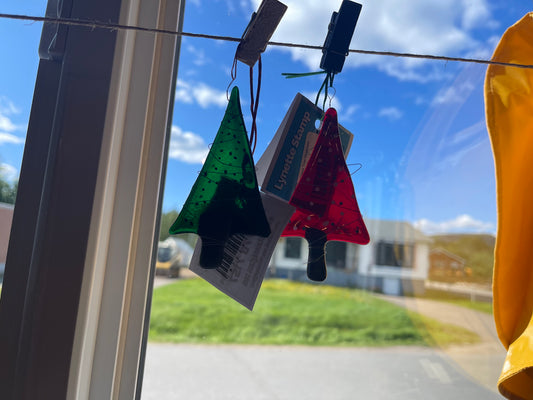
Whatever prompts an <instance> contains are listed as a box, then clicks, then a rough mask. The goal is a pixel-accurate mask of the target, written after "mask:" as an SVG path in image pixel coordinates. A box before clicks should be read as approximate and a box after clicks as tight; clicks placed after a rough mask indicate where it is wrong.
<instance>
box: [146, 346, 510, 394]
mask: <svg viewBox="0 0 533 400" xmlns="http://www.w3.org/2000/svg"><path fill="white" fill-rule="evenodd" d="M500 398H501V397H500V396H499V395H498V394H496V393H495V392H494V391H491V390H489V389H487V388H485V387H484V386H483V385H481V384H479V383H478V382H476V381H473V380H471V379H470V378H469V377H468V376H467V375H465V374H464V373H463V372H462V371H461V370H460V369H458V368H457V366H456V365H455V364H454V363H453V362H450V360H449V359H448V358H447V356H445V355H443V354H442V353H440V352H439V351H438V350H437V351H436V350H433V349H428V348H420V347H394V348H385V349H383V348H380V349H368V348H325V347H292V346H291V347H289V346H287V347H285V346H233V345H227V346H202V345H171V344H155V343H150V344H149V345H148V353H147V359H146V369H145V378H144V388H143V395H142V400H171V399H172V400H176V399H187V400H209V399H217V400H226V399H227V400H263V399H264V400H282V399H283V400H285V399H286V400H352V399H369V400H450V399H468V400H493V399H500Z"/></svg>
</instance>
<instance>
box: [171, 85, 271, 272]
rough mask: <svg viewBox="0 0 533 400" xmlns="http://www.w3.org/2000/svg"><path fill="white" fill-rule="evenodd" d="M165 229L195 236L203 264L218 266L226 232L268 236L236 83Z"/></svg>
mask: <svg viewBox="0 0 533 400" xmlns="http://www.w3.org/2000/svg"><path fill="white" fill-rule="evenodd" d="M169 232H170V234H173V235H174V234H178V233H196V234H197V235H199V236H200V238H201V239H202V248H201V253H200V266H202V267H203V268H217V267H218V266H220V264H221V262H222V256H223V253H224V245H225V243H226V241H227V240H228V238H229V237H230V236H231V235H234V234H237V233H240V234H248V235H257V236H262V237H267V236H268V235H270V226H269V224H268V221H267V218H266V215H265V210H264V208H263V203H262V202H261V196H260V194H259V189H258V187H257V178H256V175H255V168H254V162H253V158H252V153H251V151H250V145H249V143H248V137H247V134H246V128H245V126H244V120H243V116H242V111H241V105H240V100H239V89H238V88H237V87H234V88H233V90H232V91H231V97H230V100H229V104H228V107H227V109H226V113H225V114H224V118H223V120H222V123H221V124H220V128H219V129H218V133H217V136H216V137H215V141H214V142H213V145H212V146H211V150H210V151H209V154H208V155H207V158H206V160H205V163H204V166H203V167H202V170H201V171H200V175H199V176H198V179H196V182H195V183H194V185H193V187H192V189H191V193H190V194H189V197H188V198H187V200H186V201H185V205H184V206H183V209H182V210H181V212H180V214H179V216H178V218H177V219H176V221H175V222H174V224H173V225H172V226H171V227H170V230H169Z"/></svg>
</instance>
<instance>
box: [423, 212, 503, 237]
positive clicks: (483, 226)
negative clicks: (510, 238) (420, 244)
mask: <svg viewBox="0 0 533 400" xmlns="http://www.w3.org/2000/svg"><path fill="white" fill-rule="evenodd" d="M414 225H415V227H416V228H417V229H419V230H421V231H422V232H424V233H426V234H428V235H432V234H437V233H487V232H488V233H493V232H494V230H495V227H494V224H492V223H490V222H484V221H479V220H476V219H474V218H472V217H471V216H470V215H468V214H462V215H459V216H457V217H456V218H454V219H451V220H448V221H442V222H434V221H430V220H428V219H425V218H423V219H420V220H418V221H416V222H415V223H414Z"/></svg>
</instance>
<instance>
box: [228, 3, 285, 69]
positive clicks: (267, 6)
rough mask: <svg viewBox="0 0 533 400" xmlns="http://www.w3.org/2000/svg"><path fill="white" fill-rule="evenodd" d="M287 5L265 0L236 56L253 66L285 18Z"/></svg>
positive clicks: (245, 34) (248, 28) (254, 15)
mask: <svg viewBox="0 0 533 400" xmlns="http://www.w3.org/2000/svg"><path fill="white" fill-rule="evenodd" d="M286 10H287V6H286V5H285V4H283V3H281V2H279V1H278V0H263V2H262V3H261V5H260V6H259V8H258V9H257V12H254V13H253V14H252V18H251V19H250V23H249V24H248V26H247V27H246V30H245V31H244V34H243V36H242V41H241V42H240V43H239V46H238V47H237V52H236V53H235V58H236V59H237V60H239V61H242V62H243V63H245V64H246V65H249V66H250V67H253V66H254V65H255V63H256V61H257V59H258V58H259V56H260V55H261V53H262V52H264V51H265V50H266V47H267V44H268V41H269V40H270V38H271V37H272V35H273V34H274V31H275V30H276V28H277V27H278V24H279V23H280V21H281V18H283V15H284V14H285V11H286Z"/></svg>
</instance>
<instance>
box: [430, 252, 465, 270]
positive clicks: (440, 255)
mask: <svg viewBox="0 0 533 400" xmlns="http://www.w3.org/2000/svg"><path fill="white" fill-rule="evenodd" d="M465 264H466V260H465V259H464V258H461V257H459V256H458V255H456V254H453V253H451V252H449V251H448V250H446V249H443V248H441V247H437V248H434V249H431V251H430V252H429V265H430V267H429V275H430V276H431V277H435V278H438V277H458V276H459V277H460V276H464V275H465Z"/></svg>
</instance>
